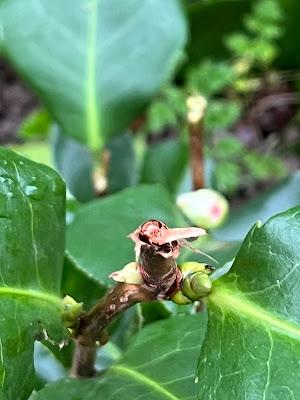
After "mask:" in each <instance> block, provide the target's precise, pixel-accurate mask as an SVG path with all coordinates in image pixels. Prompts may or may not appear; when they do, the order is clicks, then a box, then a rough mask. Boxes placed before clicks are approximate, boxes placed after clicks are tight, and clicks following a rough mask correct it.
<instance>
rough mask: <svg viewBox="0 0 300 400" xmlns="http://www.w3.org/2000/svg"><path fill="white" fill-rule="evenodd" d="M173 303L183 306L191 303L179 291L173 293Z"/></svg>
mask: <svg viewBox="0 0 300 400" xmlns="http://www.w3.org/2000/svg"><path fill="white" fill-rule="evenodd" d="M170 300H172V301H173V303H175V304H179V305H183V304H189V303H192V300H191V299H188V298H187V297H186V296H185V295H184V294H183V293H182V291H181V290H179V291H178V292H177V293H175V294H174V295H173V296H172V297H171V299H170Z"/></svg>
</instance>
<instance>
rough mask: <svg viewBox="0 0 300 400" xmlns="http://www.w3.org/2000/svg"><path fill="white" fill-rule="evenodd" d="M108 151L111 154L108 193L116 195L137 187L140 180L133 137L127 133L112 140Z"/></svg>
mask: <svg viewBox="0 0 300 400" xmlns="http://www.w3.org/2000/svg"><path fill="white" fill-rule="evenodd" d="M107 149H108V151H109V154H110V157H109V160H108V171H107V183H108V188H107V189H108V192H109V193H114V192H117V191H119V190H122V189H125V188H126V187H128V186H133V185H135V184H136V183H137V180H138V168H137V159H136V154H135V148H134V140H133V135H132V134H130V133H129V132H125V133H122V134H120V135H118V136H116V137H114V138H112V139H111V140H110V141H109V143H108V145H107Z"/></svg>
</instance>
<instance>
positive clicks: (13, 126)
mask: <svg viewBox="0 0 300 400" xmlns="http://www.w3.org/2000/svg"><path fill="white" fill-rule="evenodd" d="M37 105H38V100H37V98H36V96H34V95H33V94H32V92H31V91H30V90H29V89H27V88H26V87H25V86H24V84H23V83H22V81H21V80H20V79H19V78H18V77H17V75H16V73H15V72H14V71H13V70H12V68H10V67H9V66H8V65H7V63H6V62H5V61H3V60H2V59H1V58H0V144H5V143H13V142H16V141H17V137H16V132H17V131H18V126H19V124H20V122H21V121H22V120H23V119H24V118H25V117H26V116H28V115H29V114H30V113H31V112H32V111H33V110H35V109H36V107H37Z"/></svg>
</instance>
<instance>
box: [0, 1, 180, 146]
mask: <svg viewBox="0 0 300 400" xmlns="http://www.w3.org/2000/svg"><path fill="white" fill-rule="evenodd" d="M0 26H1V36H2V37H3V47H4V48H3V51H4V54H5V56H6V57H7V58H8V59H9V60H10V61H11V62H12V63H13V64H14V66H15V67H16V69H17V71H18V72H19V73H20V74H21V76H22V77H23V78H24V79H25V80H26V81H27V82H28V83H29V84H30V85H31V86H32V87H33V88H34V89H35V90H36V92H37V93H38V94H39V95H40V97H41V99H42V100H43V102H44V103H45V105H46V106H47V109H48V110H49V111H50V113H51V114H52V115H53V117H54V118H55V119H56V121H57V122H58V123H59V124H60V125H61V126H62V128H63V130H64V132H66V133H67V134H68V135H70V136H73V137H74V138H76V139H77V140H78V141H81V142H82V143H86V144H87V145H88V146H89V147H90V148H92V149H95V148H99V147H101V146H102V145H103V144H104V143H105V142H106V141H107V139H108V138H109V137H111V136H112V135H115V134H118V133H119V132H121V131H122V130H123V129H124V128H127V126H128V124H129V123H130V122H131V121H132V120H133V119H134V118H135V117H136V116H138V115H139V113H140V112H141V111H142V109H143V107H144V106H145V105H146V103H147V102H148V101H149V100H150V99H151V97H152V96H153V94H154V93H155V92H156V91H157V90H158V89H159V87H160V86H161V85H162V84H163V83H164V82H165V81H166V80H167V79H168V78H169V76H170V74H171V72H173V69H174V67H175V64H176V63H177V61H178V59H179V57H180V56H181V52H182V48H183V46H184V43H185V40H186V25H185V19H184V15H183V12H182V10H181V7H180V4H179V1H177V0H164V1H163V2H161V1H160V0H144V1H142V2H141V1H140V0H110V1H103V0H79V1H78V2H76V5H74V2H73V1H72V0H64V1H63V2H62V1H61V0H51V1H48V0H28V1H26V4H25V3H23V2H20V1H19V0H9V1H8V0H3V1H1V3H0Z"/></svg>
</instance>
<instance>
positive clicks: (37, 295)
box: [0, 286, 63, 308]
mask: <svg viewBox="0 0 300 400" xmlns="http://www.w3.org/2000/svg"><path fill="white" fill-rule="evenodd" d="M1 296H7V297H27V298H32V299H38V300H43V301H46V302H48V303H51V304H55V305H56V306H58V307H59V308H62V307H63V302H62V299H61V298H59V297H58V296H55V295H53V294H49V293H44V292H40V291H38V290H31V289H20V288H15V287H9V286H2V287H0V298H1Z"/></svg>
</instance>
